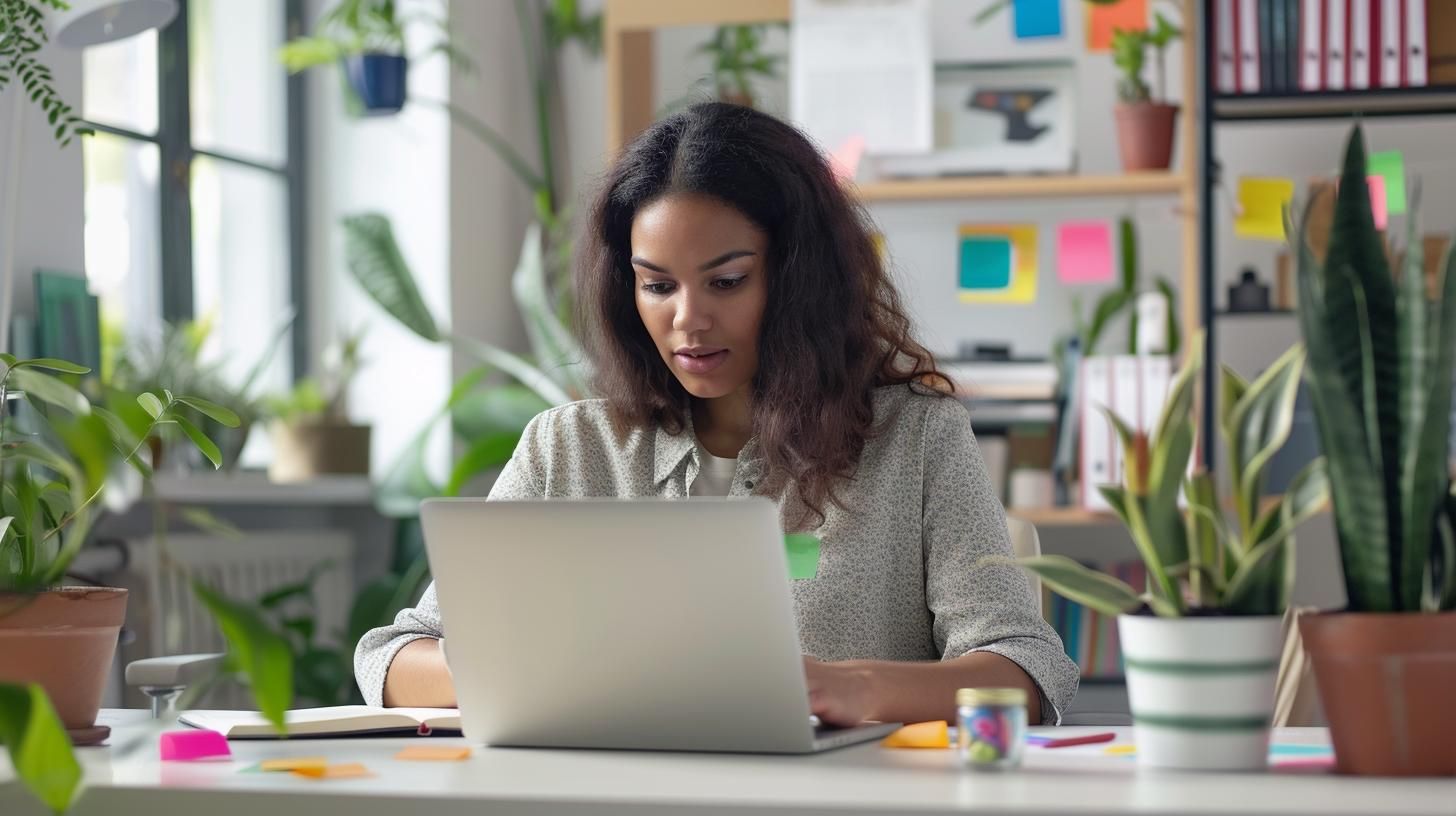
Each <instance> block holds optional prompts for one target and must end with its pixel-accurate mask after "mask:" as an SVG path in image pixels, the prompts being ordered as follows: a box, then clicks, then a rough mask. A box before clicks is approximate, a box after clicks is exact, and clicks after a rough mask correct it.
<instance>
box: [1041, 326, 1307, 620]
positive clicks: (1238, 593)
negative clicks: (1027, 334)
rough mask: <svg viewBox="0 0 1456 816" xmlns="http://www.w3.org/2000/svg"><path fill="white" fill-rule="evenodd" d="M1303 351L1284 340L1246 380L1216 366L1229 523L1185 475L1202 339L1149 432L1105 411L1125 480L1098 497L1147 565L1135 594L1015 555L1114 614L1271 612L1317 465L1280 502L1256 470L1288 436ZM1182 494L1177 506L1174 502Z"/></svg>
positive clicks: (1065, 566) (1277, 605)
mask: <svg viewBox="0 0 1456 816" xmlns="http://www.w3.org/2000/svg"><path fill="white" fill-rule="evenodd" d="M1303 364H1304V350H1303V349H1302V348H1300V347H1297V346H1296V347H1295V348H1291V349H1290V350H1289V351H1288V352H1286V353H1285V354H1284V355H1283V356H1281V357H1280V358H1279V359H1278V361H1276V362H1275V363H1274V364H1273V365H1272V366H1270V367H1269V368H1268V369H1267V370H1265V371H1264V373H1263V374H1261V375H1260V376H1259V377H1258V379H1256V380H1254V381H1253V382H1252V383H1249V382H1246V381H1245V380H1244V379H1242V378H1241V377H1239V376H1238V375H1237V374H1235V373H1234V372H1233V371H1232V370H1230V369H1229V368H1227V367H1225V368H1224V370H1223V399H1222V400H1221V404H1220V405H1219V427H1220V429H1221V430H1222V432H1223V436H1224V441H1225V443H1226V445H1227V447H1228V457H1227V459H1228V463H1229V475H1230V477H1231V478H1230V483H1231V485H1232V488H1231V490H1232V494H1233V495H1232V505H1233V511H1234V516H1235V518H1234V519H1232V520H1230V519H1229V518H1228V517H1227V515H1226V514H1225V513H1224V511H1223V509H1222V505H1221V503H1220V501H1219V498H1218V491H1217V490H1216V488H1215V486H1214V481H1213V479H1212V477H1210V476H1209V474H1207V473H1204V472H1199V473H1196V474H1194V475H1192V476H1188V475H1187V474H1188V470H1189V467H1188V466H1189V460H1190V458H1191V457H1192V455H1193V451H1194V449H1195V442H1196V438H1197V434H1196V431H1195V428H1196V427H1197V426H1196V423H1195V417H1194V414H1193V405H1194V400H1193V397H1194V387H1195V384H1196V382H1197V380H1198V372H1199V371H1200V370H1202V368H1203V337H1202V335H1201V334H1200V335H1199V336H1197V337H1195V338H1194V340H1193V342H1192V343H1190V348H1189V350H1188V357H1187V359H1186V360H1185V361H1184V364H1183V367H1182V370H1181V371H1180V372H1179V374H1178V377H1177V379H1176V380H1175V381H1174V383H1173V387H1172V390H1171V393H1170V395H1169V397H1168V401H1167V403H1166V404H1165V405H1164V408H1163V413H1162V417H1161V419H1160V420H1159V421H1158V424H1157V425H1156V427H1155V429H1154V431H1153V434H1152V436H1151V439H1149V437H1148V436H1147V435H1146V434H1142V433H1139V432H1137V431H1135V430H1133V428H1132V427H1131V426H1130V425H1129V424H1128V423H1127V422H1125V421H1124V420H1123V419H1122V418H1120V417H1118V416H1117V415H1116V414H1114V413H1112V412H1111V411H1108V412H1107V416H1108V418H1109V419H1110V420H1111V421H1112V424H1113V427H1114V428H1116V430H1117V434H1118V436H1119V438H1120V439H1121V442H1122V448H1123V458H1124V462H1125V466H1124V473H1125V477H1124V483H1123V484H1121V485H1104V486H1101V487H1100V489H1101V491H1102V495H1103V496H1105V497H1106V498H1107V500H1108V502H1109V503H1110V504H1111V505H1112V508H1113V510H1115V511H1116V512H1117V514H1118V515H1119V516H1120V517H1121V518H1122V520H1123V522H1124V523H1125V524H1126V525H1127V528H1128V532H1129V533H1131V535H1132V540H1133V543H1134V544H1135V545H1136V546H1137V550H1138V554H1139V555H1140V556H1142V559H1143V563H1144V564H1145V565H1146V567H1147V574H1148V585H1147V587H1146V591H1140V590H1138V589H1134V588H1133V587H1131V586H1128V585H1127V584H1126V583H1124V582H1122V581H1119V580H1117V579H1115V578H1113V577H1112V576H1110V575H1106V574H1104V573H1101V572H1097V571H1095V570H1092V569H1090V568H1088V567H1085V566H1083V565H1081V564H1079V563H1077V562H1076V561H1074V560H1072V559H1070V558H1067V557H1065V556H1059V555H1045V556H1037V557H1033V558H1023V559H1020V562H1019V563H1020V564H1021V565H1022V566H1023V567H1025V568H1027V569H1029V570H1031V571H1032V572H1034V573H1036V575H1038V576H1039V577H1040V578H1041V579H1042V580H1043V581H1045V582H1046V584H1047V586H1049V587H1050V588H1051V589H1052V590H1053V591H1054V592H1057V593H1058V594H1060V595H1063V596H1065V597H1067V598H1068V599H1070V600H1073V601H1076V602H1078V603H1081V604H1084V605H1086V606H1089V607H1091V608H1093V609H1095V610H1097V611H1099V612H1102V613H1105V614H1109V615H1118V614H1123V613H1128V612H1134V611H1136V610H1138V609H1140V608H1142V607H1144V606H1146V607H1148V608H1149V609H1151V610H1152V612H1153V613H1154V614H1156V615H1159V616H1161V617H1170V618H1176V617H1181V616H1183V615H1187V614H1190V613H1193V612H1207V611H1217V612H1221V613H1223V614H1229V615H1277V614H1280V613H1281V612H1283V611H1284V608H1285V607H1286V606H1287V605H1288V603H1289V592H1290V588H1291V587H1292V585H1293V581H1294V565H1293V557H1294V529H1295V528H1296V527H1297V526H1299V524H1300V523H1301V522H1302V521H1304V520H1305V519H1307V518H1309V516H1311V515H1313V514H1314V513H1315V512H1316V511H1318V510H1319V508H1320V507H1321V506H1322V505H1323V504H1324V503H1325V500H1326V496H1327V487H1326V480H1325V463H1324V460H1323V459H1317V460H1315V461H1314V462H1312V463H1310V464H1309V466H1307V467H1306V468H1305V469H1304V470H1303V471H1302V472H1300V474H1299V475H1298V476H1296V477H1295V479H1294V481H1293V482H1291V483H1290V486H1289V488H1288V490H1287V491H1286V492H1285V493H1284V495H1283V496H1281V497H1280V498H1279V499H1278V500H1276V501H1274V502H1272V503H1270V504H1263V503H1261V498H1262V496H1263V493H1264V485H1265V478H1264V473H1265V470H1266V469H1267V467H1268V465H1269V462H1270V460H1271V459H1272V458H1273V456H1274V454H1275V453H1277V452H1278V451H1279V449H1280V448H1281V447H1283V445H1284V442H1285V441H1286V440H1287V439H1288V438H1289V431H1290V426H1291V423H1292V422H1293V418H1294V399H1295V394H1296V392H1297V390H1298V387H1299V377H1300V370H1301V368H1302V366H1303ZM1180 494H1181V495H1182V496H1183V498H1184V502H1186V505H1187V509H1186V510H1185V509H1184V508H1183V507H1182V506H1180V498H1179V497H1180Z"/></svg>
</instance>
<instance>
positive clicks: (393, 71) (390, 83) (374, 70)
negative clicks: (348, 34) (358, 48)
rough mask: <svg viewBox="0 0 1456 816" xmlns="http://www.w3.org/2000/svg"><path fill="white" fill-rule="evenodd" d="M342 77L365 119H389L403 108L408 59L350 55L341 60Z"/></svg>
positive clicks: (373, 55)
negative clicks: (342, 67) (377, 117)
mask: <svg viewBox="0 0 1456 816" xmlns="http://www.w3.org/2000/svg"><path fill="white" fill-rule="evenodd" d="M344 75H345V76H346V77H348V80H349V87H350V88H351V89H353V91H354V95H355V96H357V97H358V98H359V102H360V104H361V105H362V106H363V111H364V115H366V116H389V115H391V114H395V113H399V111H400V109H401V108H403V107H404V99H405V88H406V86H407V84H408V78H409V59H408V58H406V57H403V56H400V55H398V54H354V55H352V56H348V57H345V58H344Z"/></svg>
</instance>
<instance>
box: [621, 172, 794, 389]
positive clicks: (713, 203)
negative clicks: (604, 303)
mask: <svg viewBox="0 0 1456 816" xmlns="http://www.w3.org/2000/svg"><path fill="white" fill-rule="evenodd" d="M767 251H768V236H767V235H765V234H764V232H763V230H761V229H759V228H758V227H757V226H755V225H754V224H753V222H751V221H749V220H748V219H747V218H745V217H744V216H743V215H742V214H741V213H739V212H738V211H737V210H735V209H733V208H732V207H730V206H728V205H727V204H724V203H722V202H721V201H719V200H717V199H715V198H711V197H708V196H703V195H692V194H677V195H670V196H665V197H663V198H660V199H658V200H656V201H654V202H652V203H651V204H649V205H648V206H646V207H644V208H642V210H641V211H640V212H638V213H637V218H636V220H634V221H633V222H632V270H633V273H634V274H635V278H636V279H635V281H634V282H635V284H636V288H637V314H639V315H641V316H642V324H643V325H644V326H646V327H647V333H648V334H649V335H651V336H652V342H653V343H655V344H656V345H657V352H658V353H659V354H660V355H662V360H663V362H665V363H666V364H667V367H668V368H669V369H670V370H671V371H672V373H673V374H674V375H675V376H676V377H677V379H678V382H680V383H682V386H683V388H684V389H686V390H687V392H688V393H689V394H692V395H693V396H695V397H698V398H700V399H713V398H716V397H722V396H727V395H728V394H732V393H734V392H736V391H738V390H740V389H745V388H747V387H748V384H749V383H750V382H751V381H752V380H753V375H754V374H755V373H757V371H758V327H759V323H760V322H761V321H762V319H763V307H764V303H765V301H766V298H767V293H768V283H767V281H765V280H764V256H765V255H766V254H767Z"/></svg>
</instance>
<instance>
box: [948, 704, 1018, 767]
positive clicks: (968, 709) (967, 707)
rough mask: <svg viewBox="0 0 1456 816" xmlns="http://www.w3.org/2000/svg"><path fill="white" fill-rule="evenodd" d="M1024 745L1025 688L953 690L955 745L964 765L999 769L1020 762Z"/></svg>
mask: <svg viewBox="0 0 1456 816" xmlns="http://www.w3.org/2000/svg"><path fill="white" fill-rule="evenodd" d="M1025 747H1026V692H1025V691H1024V690H1022V689H1019V688H974V689H961V690H960V691H957V692H956V748H957V750H958V751H959V752H960V757H961V762H962V763H964V764H965V765H966V767H968V768H973V769H975V770H981V771H999V770H1004V769H1007V768H1015V767H1017V766H1018V765H1020V764H1021V754H1022V751H1023V750H1024V749H1025Z"/></svg>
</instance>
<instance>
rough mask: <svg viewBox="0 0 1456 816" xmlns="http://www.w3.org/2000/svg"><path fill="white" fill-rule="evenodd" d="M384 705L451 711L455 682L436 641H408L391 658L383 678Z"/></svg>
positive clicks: (453, 705) (431, 639)
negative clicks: (449, 709) (392, 659)
mask: <svg viewBox="0 0 1456 816" xmlns="http://www.w3.org/2000/svg"><path fill="white" fill-rule="evenodd" d="M384 704H385V705H386V706H410V707H416V708H454V707H455V683H454V682H453V681H452V680H451V679H450V669H449V668H448V667H447V666H446V665H445V656H444V655H443V654H441V653H440V641H438V640H436V639H435V638H420V639H419V640H412V641H410V642H409V643H408V644H406V645H405V647H404V648H403V649H400V650H399V653H398V654H396V655H395V656H394V661H393V662H391V663H390V664H389V670H388V671H387V672H386V673H385V675H384Z"/></svg>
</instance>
